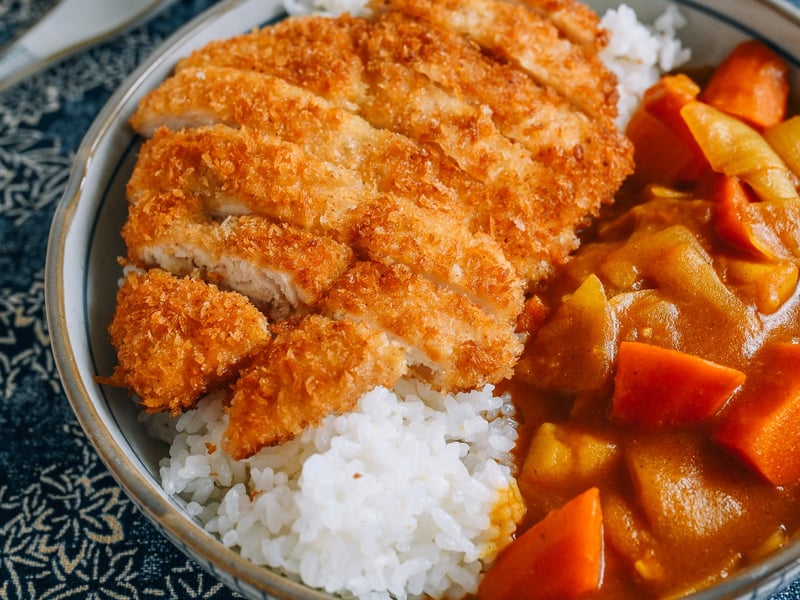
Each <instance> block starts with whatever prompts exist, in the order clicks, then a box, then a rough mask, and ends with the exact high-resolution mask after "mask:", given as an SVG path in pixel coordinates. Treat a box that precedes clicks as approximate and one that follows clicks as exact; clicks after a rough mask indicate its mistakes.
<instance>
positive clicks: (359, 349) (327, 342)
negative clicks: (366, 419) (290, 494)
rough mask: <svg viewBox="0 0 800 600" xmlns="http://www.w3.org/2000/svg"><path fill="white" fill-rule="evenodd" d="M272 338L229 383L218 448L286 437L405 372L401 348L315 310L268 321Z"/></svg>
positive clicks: (244, 452) (239, 454)
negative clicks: (225, 425)
mask: <svg viewBox="0 0 800 600" xmlns="http://www.w3.org/2000/svg"><path fill="white" fill-rule="evenodd" d="M273 331H274V333H275V336H276V337H275V340H274V341H273V343H272V344H271V345H270V346H269V347H268V348H267V349H266V351H265V352H263V353H262V354H261V355H259V357H258V358H257V359H256V361H255V362H254V364H253V365H252V366H251V367H249V368H248V369H245V370H244V371H243V372H242V375H241V376H240V377H239V379H238V381H237V382H236V384H235V385H234V386H233V395H232V398H231V402H230V406H229V408H228V415H229V424H228V428H227V430H226V432H225V438H224V448H225V451H226V452H227V453H228V454H230V455H231V456H232V457H233V458H235V459H239V458H246V457H248V456H252V455H253V454H255V453H256V452H257V451H258V450H260V449H261V448H263V447H264V446H274V445H276V444H280V443H283V442H285V441H288V440H290V439H292V438H293V437H295V436H297V435H298V434H300V433H301V432H302V431H303V430H304V429H306V428H307V427H313V426H317V425H319V424H320V423H321V422H322V420H323V419H324V418H325V417H326V416H328V415H329V414H337V413H342V412H347V411H350V410H352V409H353V408H354V407H355V405H356V403H357V402H358V399H359V398H360V397H361V396H362V395H363V394H364V393H366V392H368V391H369V390H371V389H372V388H374V387H375V386H384V387H387V388H391V387H393V386H394V384H395V383H396V382H397V380H398V379H399V378H400V377H401V376H402V375H403V373H404V371H405V368H406V365H405V361H404V355H405V352H404V350H403V349H402V348H401V347H400V346H399V345H397V344H393V343H391V342H389V340H388V339H387V338H386V336H385V335H384V334H383V333H381V332H379V331H376V330H374V329H372V328H370V327H368V326H367V325H364V324H360V323H354V322H349V321H331V320H330V319H326V318H324V317H322V316H319V315H311V316H308V317H305V318H303V319H301V320H296V319H290V320H288V321H283V322H281V323H280V324H277V325H276V326H275V327H274V330H273Z"/></svg>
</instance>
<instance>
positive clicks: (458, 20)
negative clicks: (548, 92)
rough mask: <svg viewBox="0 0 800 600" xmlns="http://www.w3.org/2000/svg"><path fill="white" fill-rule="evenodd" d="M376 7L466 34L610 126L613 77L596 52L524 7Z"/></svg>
mask: <svg viewBox="0 0 800 600" xmlns="http://www.w3.org/2000/svg"><path fill="white" fill-rule="evenodd" d="M376 5H377V6H378V8H379V9H380V8H381V7H383V8H390V9H394V10H397V11H400V12H403V13H406V14H408V15H411V16H413V17H417V18H420V19H423V20H426V21H430V22H432V23H435V24H436V25H438V26H440V27H443V28H446V29H450V30H452V31H455V32H458V33H460V34H463V35H466V36H467V37H469V38H470V39H472V40H474V41H475V42H476V43H477V44H478V45H479V46H480V47H481V48H483V49H484V50H485V51H487V52H489V53H491V54H493V55H494V56H495V57H497V58H498V59H501V60H504V61H508V62H511V63H513V64H515V65H517V66H519V67H520V68H521V69H523V70H524V71H525V72H527V73H528V74H529V75H530V76H531V77H533V79H534V80H535V81H537V82H538V83H540V84H541V85H543V86H546V87H552V88H553V89H555V90H556V91H558V92H559V93H560V94H562V95H563V96H564V97H565V98H567V99H568V100H569V101H570V102H571V103H573V104H574V105H575V106H577V107H579V108H580V109H581V110H583V111H585V112H586V113H587V114H588V115H589V116H591V117H593V118H596V119H605V120H607V121H613V120H614V118H615V116H616V103H617V98H618V94H617V88H616V86H617V82H616V78H615V77H614V76H613V75H612V74H611V73H610V72H609V71H608V70H607V69H606V68H605V67H604V66H603V63H602V61H601V60H600V58H599V56H598V55H597V52H596V49H595V48H592V47H587V46H584V45H580V44H575V43H573V42H572V41H570V40H569V39H568V38H567V37H565V36H563V35H562V34H561V32H560V31H559V30H558V28H557V27H556V26H555V25H554V24H553V23H552V22H551V21H549V20H548V19H547V18H545V17H543V16H541V15H540V14H537V13H536V12H534V11H532V10H529V9H528V8H526V7H525V6H520V5H517V4H509V3H508V2H504V1H503V0H380V1H379V2H377V3H376Z"/></svg>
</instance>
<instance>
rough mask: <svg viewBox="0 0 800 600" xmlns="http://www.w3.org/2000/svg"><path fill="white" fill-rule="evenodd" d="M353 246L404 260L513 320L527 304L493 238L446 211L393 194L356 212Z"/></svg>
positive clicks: (382, 258)
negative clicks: (470, 227) (419, 205)
mask: <svg viewBox="0 0 800 600" xmlns="http://www.w3.org/2000/svg"><path fill="white" fill-rule="evenodd" d="M353 217H354V223H355V224H354V226H353V229H352V231H353V234H352V244H353V247H354V248H355V249H356V250H362V251H363V253H364V255H365V257H366V258H369V259H371V260H374V261H377V262H381V263H384V264H387V265H391V264H393V263H400V264H403V265H405V266H407V267H409V268H410V269H411V270H412V271H414V272H415V273H417V274H419V275H422V276H424V277H427V278H428V279H431V280H432V281H434V282H436V283H438V284H440V285H444V286H447V287H449V288H450V289H451V290H453V291H455V292H456V293H459V294H464V295H465V296H466V297H468V298H469V299H470V300H472V301H473V302H475V303H476V304H478V305H480V306H481V307H483V308H484V309H486V310H487V311H489V312H490V313H492V314H494V315H496V316H497V317H498V319H499V320H500V321H501V322H503V321H505V322H512V321H513V320H514V319H515V318H516V316H517V315H518V314H519V312H520V311H521V308H522V303H523V288H522V280H521V279H520V278H519V277H518V276H517V275H516V272H515V271H514V267H513V266H512V265H511V263H509V262H508V260H507V259H506V257H505V256H504V255H503V253H502V251H501V249H500V248H499V247H498V246H497V244H496V243H495V242H494V240H493V239H492V238H490V237H489V236H487V235H485V234H481V233H474V234H473V233H471V232H470V231H469V230H467V229H466V228H464V227H463V226H460V224H459V223H457V222H454V221H453V220H452V219H450V218H448V217H447V216H446V215H442V214H441V213H438V212H436V211H432V210H425V209H421V208H419V207H417V206H414V205H412V204H410V203H408V202H403V201H400V200H396V199H392V198H389V197H383V198H379V199H378V200H377V201H376V202H371V203H365V204H363V205H362V206H360V207H359V208H358V209H357V210H356V211H355V213H354V215H353Z"/></svg>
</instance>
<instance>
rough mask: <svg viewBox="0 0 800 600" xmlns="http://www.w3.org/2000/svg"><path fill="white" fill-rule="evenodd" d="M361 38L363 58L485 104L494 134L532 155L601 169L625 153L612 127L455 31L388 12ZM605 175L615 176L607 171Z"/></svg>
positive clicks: (624, 148)
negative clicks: (398, 66)
mask: <svg viewBox="0 0 800 600" xmlns="http://www.w3.org/2000/svg"><path fill="white" fill-rule="evenodd" d="M368 44H369V55H370V56H372V57H376V58H380V59H381V60H384V61H387V62H394V63H398V64H401V65H404V66H406V67H408V68H409V69H412V70H413V71H416V72H419V73H422V74H423V75H425V76H426V77H427V78H428V79H430V80H431V81H432V82H434V83H436V84H437V85H438V86H439V87H441V88H443V89H444V90H446V91H448V92H449V93H451V94H456V95H460V96H463V97H464V98H466V99H467V100H468V101H469V102H470V103H471V104H474V105H476V106H488V107H489V108H490V109H491V111H492V119H493V120H494V122H495V124H497V126H498V128H499V130H500V131H501V133H503V134H504V135H505V136H507V137H509V138H511V139H512V140H514V141H515V142H518V143H520V144H522V145H524V146H525V147H526V148H527V149H528V150H530V151H531V152H532V153H533V154H534V156H537V154H538V153H543V154H551V155H556V156H559V155H561V156H564V157H570V156H572V157H578V158H580V159H581V162H582V163H583V164H586V165H590V166H593V167H594V168H595V169H603V168H605V165H613V164H614V163H621V162H622V161H623V160H624V156H625V154H626V153H629V152H630V151H629V150H628V148H627V147H628V146H629V142H627V140H625V137H624V136H623V135H622V134H621V133H619V132H618V131H617V129H616V127H614V126H613V125H610V126H604V124H603V123H601V122H599V121H597V120H593V119H590V118H589V117H588V116H587V115H586V114H585V113H583V112H581V111H580V110H578V109H577V108H576V107H575V106H574V105H572V104H570V102H569V101H568V100H567V99H565V98H564V97H562V96H561V95H559V94H558V93H557V92H555V91H554V90H553V89H552V88H548V87H543V86H540V85H538V84H536V83H535V82H534V81H533V80H532V79H531V78H530V77H529V76H528V75H527V74H526V73H525V72H523V71H521V70H520V69H518V68H517V67H515V66H514V65H513V64H509V63H505V62H499V61H497V60H493V59H491V58H490V57H488V56H486V55H485V54H483V53H482V52H481V50H480V48H479V47H478V46H477V45H476V44H474V43H472V42H471V41H470V40H468V39H467V38H466V37H464V36H463V35H460V34H458V33H455V32H452V31H448V30H445V29H443V28H441V27H438V26H435V25H432V24H431V23H427V22H424V21H420V20H417V19H414V18H411V17H408V16H407V15H404V14H402V13H399V12H396V11H392V12H388V13H384V14H382V15H381V16H380V17H379V19H378V20H377V22H376V24H375V27H374V29H373V31H372V32H371V34H370V37H369V41H368ZM617 155H621V156H622V157H623V158H615V157H616V156H617ZM551 160H552V159H551ZM555 166H557V165H554V167H555ZM570 168H571V167H570V166H569V165H565V169H566V170H569V169H570ZM608 179H609V181H612V182H613V180H614V179H616V178H615V177H614V176H613V173H612V174H610V176H609V178H608Z"/></svg>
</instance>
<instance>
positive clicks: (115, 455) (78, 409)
mask: <svg viewBox="0 0 800 600" xmlns="http://www.w3.org/2000/svg"><path fill="white" fill-rule="evenodd" d="M589 4H591V5H593V6H594V7H595V8H596V9H597V10H598V11H600V12H602V11H604V10H605V9H607V8H610V7H613V6H616V5H617V4H618V3H617V2H615V1H614V0H595V1H590V2H589ZM627 4H628V5H629V6H632V7H633V8H634V9H636V10H637V12H638V13H639V16H640V19H641V20H643V21H645V22H652V20H653V19H654V18H655V17H656V16H657V15H659V14H661V13H662V12H663V10H664V7H665V2H663V1H662V0H638V1H635V0H628V1H627ZM677 4H678V5H679V7H680V9H681V12H682V13H683V14H684V15H685V16H686V17H687V18H688V20H689V23H688V25H687V26H686V27H684V28H683V29H681V31H680V37H681V38H682V40H683V41H684V43H685V44H686V45H688V46H689V47H691V48H692V51H693V56H694V59H693V61H694V62H696V63H698V64H714V63H717V62H719V61H720V60H721V59H722V57H723V56H724V55H725V54H726V53H727V51H729V50H730V49H731V48H732V47H733V45H734V44H735V43H737V42H738V41H740V40H742V39H745V38H749V37H756V38H761V39H763V40H766V41H767V42H768V43H769V44H771V45H772V46H773V47H774V48H775V49H776V50H777V51H778V52H779V53H781V54H782V56H783V57H784V58H785V59H786V60H787V61H788V63H789V64H790V67H791V77H792V83H793V87H794V90H795V94H796V95H797V93H798V92H799V91H800V10H798V9H797V8H796V7H794V6H792V5H791V4H789V3H787V2H783V1H780V0H773V1H767V0H735V1H731V0H678V1H677ZM281 14H282V12H281V7H280V5H279V2H278V0H237V1H225V2H222V3H220V4H218V5H217V6H215V7H214V8H213V9H211V10H210V11H208V12H207V13H205V14H203V15H201V16H200V17H199V18H197V19H196V20H194V21H192V22H191V23H189V24H188V25H187V26H185V27H184V28H183V29H182V30H181V31H179V32H178V33H177V34H176V35H174V36H173V37H172V38H170V39H169V40H168V41H167V42H166V43H165V44H164V45H163V47H162V48H161V49H160V51H159V52H157V53H155V54H154V55H153V57H152V58H151V59H149V60H148V61H147V62H146V63H145V64H144V65H142V66H141V67H140V68H139V69H138V70H137V71H136V72H135V73H133V74H132V75H131V76H130V78H129V79H128V80H127V81H126V82H125V83H124V84H123V85H122V86H121V87H120V89H119V91H118V92H117V93H116V94H114V96H113V97H112V98H111V99H110V101H109V102H108V104H107V105H106V106H105V108H104V109H103V110H102V112H101V113H100V115H99V116H98V117H97V119H96V121H95V122H94V124H93V125H92V127H91V129H90V130H89V132H88V133H87V135H86V138H85V140H84V142H83V144H82V145H81V147H80V150H79V152H78V154H77V156H76V159H75V164H74V167H73V169H72V173H71V177H70V180H69V182H68V184H67V187H66V191H65V193H64V196H63V198H62V199H61V202H60V205H59V207H58V209H57V212H56V214H55V218H54V221H53V225H52V231H51V236H50V244H49V249H48V256H47V273H46V283H47V292H46V299H47V317H48V322H49V327H50V334H51V339H52V345H53V351H54V354H55V358H56V362H57V365H58V369H59V371H60V374H61V378H62V381H63V384H64V387H65V390H66V393H67V396H68V397H69V400H70V402H71V404H72V407H73V409H74V411H75V413H76V415H77V417H78V419H79V421H80V423H81V425H82V426H83V428H84V430H85V432H86V435H87V436H88V437H89V438H90V439H91V441H92V443H93V444H94V446H95V447H96V449H97V452H98V453H99V454H100V456H101V457H102V459H103V460H104V461H105V463H106V464H107V466H108V468H109V469H110V471H111V472H112V473H113V475H114V476H115V477H116V479H117V480H118V481H119V483H120V485H121V486H122V487H123V488H124V489H125V491H126V492H127V494H128V495H129V496H130V497H131V498H132V499H133V500H134V501H135V502H136V503H137V504H138V505H139V507H140V508H141V510H142V511H143V512H144V513H145V514H146V515H147V516H148V517H150V519H151V520H152V521H153V523H154V524H155V525H156V527H158V528H159V529H160V530H161V531H162V532H163V533H164V535H165V536H166V537H168V538H169V539H170V540H171V541H172V542H173V543H174V544H175V545H176V546H177V547H179V548H180V549H181V550H183V551H184V552H185V553H186V554H187V555H189V556H191V557H192V558H194V559H195V560H197V561H198V562H199V563H200V564H201V565H203V566H204V567H205V568H206V569H208V570H209V571H210V572H211V573H213V574H214V575H216V576H217V577H219V579H221V580H222V581H223V582H224V583H225V584H227V585H228V586H230V587H231V588H232V589H234V590H237V591H239V592H241V593H243V594H244V595H246V596H248V597H252V598H268V597H278V598H296V599H312V598H317V599H319V598H329V596H327V595H325V594H323V593H320V592H318V591H315V590H311V589H309V588H307V587H305V586H303V585H300V584H298V583H296V582H294V581H290V580H289V579H287V578H285V577H283V576H281V575H279V574H277V573H275V572H272V571H270V570H268V569H264V568H262V567H258V566H256V565H254V564H252V563H250V562H249V561H247V560H245V559H243V558H242V557H241V556H239V554H237V553H236V552H234V551H233V550H230V549H228V548H226V547H225V546H223V544H222V543H220V542H219V541H218V540H217V539H215V538H214V537H212V536H211V535H210V534H208V533H206V532H205V531H204V530H203V529H202V528H201V527H200V526H199V525H198V524H197V523H196V522H195V521H194V520H193V519H192V518H191V517H190V516H189V515H188V514H187V512H186V511H185V509H184V506H183V504H182V502H181V500H180V499H176V498H174V497H170V496H169V495H167V494H166V493H165V492H164V490H163V489H162V487H161V485H160V484H159V478H158V461H159V459H160V458H161V457H162V456H163V455H164V454H165V452H166V448H165V446H164V445H162V444H159V443H158V442H156V441H154V440H153V439H152V438H151V437H149V436H148V435H147V433H146V432H145V431H144V428H143V426H142V425H141V424H140V423H139V422H138V421H137V415H136V413H137V408H136V407H135V406H134V404H133V403H131V402H130V401H128V400H127V399H126V393H125V392H124V391H122V390H114V389H110V388H107V387H103V386H101V385H99V384H98V383H97V382H96V381H95V379H94V377H95V376H96V375H100V374H109V373H110V372H111V371H112V369H113V366H114V363H115V357H114V351H113V348H112V347H111V346H110V344H109V342H108V336H107V333H106V331H107V326H108V323H109V320H110V318H111V315H112V312H113V309H114V297H115V293H116V288H117V281H118V278H119V277H120V274H121V272H120V267H119V265H118V264H117V257H118V256H121V255H123V254H124V247H123V244H122V240H121V239H120V236H119V230H120V227H121V226H122V224H123V221H124V219H125V211H126V208H125V200H124V189H125V184H126V181H127V179H128V176H129V175H130V172H131V170H132V167H133V163H134V160H135V152H136V149H137V147H138V141H137V139H136V137H135V135H134V133H133V131H132V130H131V129H130V128H129V127H128V125H127V121H128V118H129V116H130V115H131V114H132V112H133V110H134V108H135V107H136V105H137V103H138V102H139V100H140V99H141V98H142V96H143V95H144V94H145V93H146V92H147V91H149V90H150V89H152V88H154V87H156V86H157V85H158V84H159V83H160V82H161V81H162V80H164V79H165V78H166V77H167V76H168V75H169V74H170V71H171V69H172V67H173V65H174V64H175V62H176V61H177V60H178V59H179V58H180V57H182V56H185V55H186V54H188V53H189V52H190V51H191V50H193V49H195V48H198V47H200V46H202V45H204V44H205V43H207V42H208V41H210V40H212V39H219V38H225V37H230V36H232V35H235V34H237V33H240V32H243V31H246V30H249V29H250V28H252V27H254V26H257V25H261V24H264V23H267V22H269V21H271V20H273V19H276V18H279V17H280V16H281ZM796 95H795V97H794V98H793V103H794V104H795V106H797V105H800V102H799V101H798V98H797V96H796ZM798 575H800V539H798V540H796V541H794V542H793V543H791V544H789V545H788V546H787V547H785V548H784V549H783V550H781V551H780V552H778V553H776V554H774V555H772V556H770V557H769V558H767V559H765V560H763V561H762V562H760V563H759V564H756V565H754V566H753V567H751V568H749V569H747V570H744V571H742V572H739V573H738V574H736V575H735V576H733V577H731V578H730V579H728V580H727V581H725V582H724V583H722V584H721V585H718V586H716V587H714V588H713V589H709V590H707V591H704V592H702V593H700V594H698V595H696V596H695V597H694V598H696V599H697V600H700V599H712V598H713V599H723V598H726V599H732V598H764V597H767V596H769V595H770V594H771V593H773V592H775V591H777V590H779V589H781V588H782V587H785V586H786V585H787V584H788V583H789V581H791V580H792V579H794V578H795V577H797V576H798Z"/></svg>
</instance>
